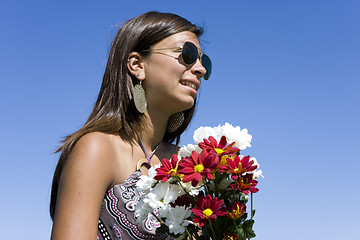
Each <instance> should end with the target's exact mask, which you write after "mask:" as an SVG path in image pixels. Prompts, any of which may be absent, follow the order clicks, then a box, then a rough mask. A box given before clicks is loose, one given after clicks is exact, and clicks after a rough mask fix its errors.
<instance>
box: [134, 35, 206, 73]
mask: <svg viewBox="0 0 360 240" xmlns="http://www.w3.org/2000/svg"><path fill="white" fill-rule="evenodd" d="M185 44H190V45H191V46H194V47H196V48H197V49H198V51H197V57H196V59H199V60H200V63H201V64H202V65H203V61H202V58H203V56H206V57H207V58H208V60H209V63H210V66H208V67H210V69H207V68H206V67H205V66H204V65H203V67H204V68H205V69H206V73H205V75H204V79H205V80H208V79H209V78H210V75H211V68H212V63H211V59H210V57H209V56H208V55H206V54H205V53H204V51H203V50H201V49H200V48H198V47H197V46H196V45H195V44H193V43H192V42H189V41H186V42H184V43H183V45H181V46H180V47H171V48H153V49H148V50H142V51H141V52H152V51H159V50H170V49H181V53H180V57H181V60H182V62H183V63H184V64H186V65H193V64H194V63H196V61H197V60H195V61H194V62H192V63H186V62H185V61H184V58H183V51H184V46H185ZM199 51H200V53H199ZM171 57H172V56H171ZM174 58H176V57H174ZM176 59H177V58H176Z"/></svg>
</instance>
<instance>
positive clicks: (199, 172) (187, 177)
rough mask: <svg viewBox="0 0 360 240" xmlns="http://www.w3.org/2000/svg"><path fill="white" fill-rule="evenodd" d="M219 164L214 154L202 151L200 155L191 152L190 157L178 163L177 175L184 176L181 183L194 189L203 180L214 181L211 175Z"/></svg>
mask: <svg viewBox="0 0 360 240" xmlns="http://www.w3.org/2000/svg"><path fill="white" fill-rule="evenodd" d="M218 162H219V158H218V156H217V155H216V154H214V153H210V154H209V153H207V152H206V151H202V152H201V153H200V155H198V154H197V152H195V151H192V153H191V156H190V157H186V158H182V159H181V161H180V163H179V173H181V174H184V177H183V179H182V180H183V182H190V181H191V185H193V186H194V187H195V186H196V185H197V184H198V183H199V182H200V181H201V180H202V179H203V177H205V178H207V179H210V180H212V179H214V177H213V175H212V174H211V170H213V169H214V168H215V167H216V166H217V164H218Z"/></svg>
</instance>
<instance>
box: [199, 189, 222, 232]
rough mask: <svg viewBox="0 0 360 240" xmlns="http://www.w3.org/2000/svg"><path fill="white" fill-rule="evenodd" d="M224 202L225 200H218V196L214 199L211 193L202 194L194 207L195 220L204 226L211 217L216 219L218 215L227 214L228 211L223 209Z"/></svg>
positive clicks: (213, 219)
mask: <svg viewBox="0 0 360 240" xmlns="http://www.w3.org/2000/svg"><path fill="white" fill-rule="evenodd" d="M223 202H224V200H218V198H217V197H215V198H214V199H213V198H212V197H211V195H207V196H206V197H204V196H200V197H199V200H198V201H197V202H195V207H194V208H193V209H192V211H193V213H194V214H195V217H194V219H193V221H194V222H195V223H199V225H200V227H202V226H204V225H205V223H206V222H207V221H208V220H209V219H210V220H212V221H215V220H216V218H217V216H224V215H226V214H227V213H226V211H224V210H223V205H222V204H223Z"/></svg>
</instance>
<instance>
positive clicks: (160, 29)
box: [50, 12, 203, 219]
mask: <svg viewBox="0 0 360 240" xmlns="http://www.w3.org/2000/svg"><path fill="white" fill-rule="evenodd" d="M183 31H190V32H192V33H194V34H195V35H196V36H197V37H200V36H201V34H202V32H203V31H202V28H200V27H198V26H196V25H194V24H192V23H190V22H189V21H188V20H186V19H184V18H182V17H180V16H178V15H176V14H171V13H160V12H148V13H145V14H142V15H140V16H138V17H135V18H133V19H131V20H129V21H128V22H126V23H125V24H124V25H123V26H122V27H121V28H120V29H119V30H118V32H117V34H116V35H115V37H114V40H113V42H112V44H111V49H110V53H109V57H108V61H107V65H106V69H105V73H104V77H103V81H102V85H101V89H100V92H99V95H98V98H97V100H96V103H95V105H94V108H93V110H92V112H91V114H90V116H89V118H88V119H87V121H86V123H85V124H84V126H83V127H82V128H81V129H80V130H78V131H77V132H75V133H73V134H71V135H69V136H67V137H65V140H64V141H63V145H62V146H61V147H60V148H59V149H58V150H57V152H61V156H60V159H59V162H58V164H57V166H56V169H55V173H54V178H53V182H52V189H51V200H50V216H51V218H52V219H53V218H54V213H55V206H56V199H57V192H58V185H59V178H60V174H61V171H62V168H63V166H64V163H65V161H66V159H67V158H68V156H69V154H70V152H71V150H72V149H73V147H74V145H75V144H76V142H77V141H78V140H79V139H80V138H81V137H82V136H84V135H85V134H87V133H90V132H96V131H98V132H103V133H108V134H119V133H120V132H122V133H124V134H125V135H127V136H130V137H131V136H132V137H133V136H134V133H135V134H138V133H139V131H140V129H142V128H143V126H142V120H143V117H144V115H143V114H141V113H139V112H138V111H137V110H136V108H135V104H134V102H133V99H132V96H133V94H132V92H133V86H134V85H135V84H136V82H137V79H136V78H134V77H133V76H132V75H131V74H130V73H129V71H128V68H127V60H128V57H129V54H130V53H131V52H134V51H135V52H139V53H141V54H142V55H144V56H145V55H147V54H150V53H149V52H146V51H143V50H147V49H150V48H151V47H152V46H154V45H155V44H156V43H158V42H160V41H161V40H163V39H165V38H167V37H169V36H171V35H173V34H176V33H180V32H183ZM195 103H196V101H195ZM195 105H196V104H194V106H193V107H192V108H190V109H188V110H186V111H184V115H185V120H184V123H183V124H182V125H181V126H180V128H179V129H178V130H176V131H175V132H172V133H165V135H164V137H163V141H166V142H174V141H176V144H178V143H179V140H180V135H181V134H182V133H183V132H184V131H185V129H186V128H187V126H188V125H189V123H190V121H191V118H192V116H193V114H194V110H195Z"/></svg>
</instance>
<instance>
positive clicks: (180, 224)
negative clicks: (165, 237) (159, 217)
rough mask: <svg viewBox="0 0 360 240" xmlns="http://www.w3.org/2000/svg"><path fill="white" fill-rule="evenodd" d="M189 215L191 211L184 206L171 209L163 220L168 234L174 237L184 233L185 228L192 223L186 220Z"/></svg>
mask: <svg viewBox="0 0 360 240" xmlns="http://www.w3.org/2000/svg"><path fill="white" fill-rule="evenodd" d="M191 213H192V211H191V210H190V209H189V208H186V207H185V206H175V208H171V210H170V211H168V214H167V216H166V220H165V225H166V226H168V227H169V232H170V233H174V234H175V235H177V234H180V233H184V232H185V227H186V226H188V225H189V224H192V223H193V222H192V221H189V220H187V218H188V217H190V215H191Z"/></svg>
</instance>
